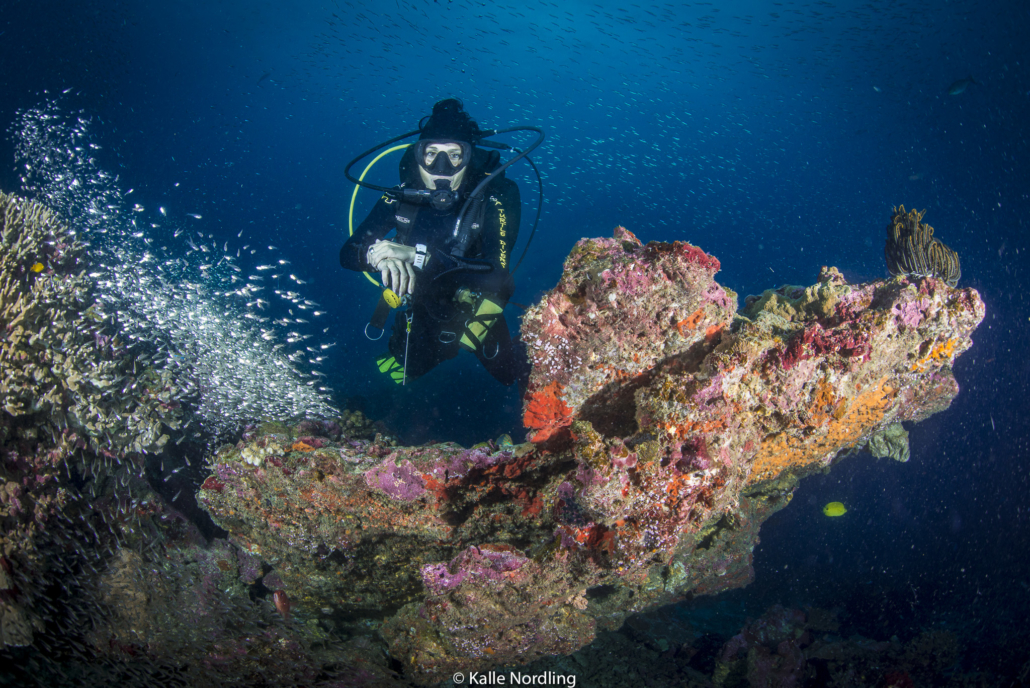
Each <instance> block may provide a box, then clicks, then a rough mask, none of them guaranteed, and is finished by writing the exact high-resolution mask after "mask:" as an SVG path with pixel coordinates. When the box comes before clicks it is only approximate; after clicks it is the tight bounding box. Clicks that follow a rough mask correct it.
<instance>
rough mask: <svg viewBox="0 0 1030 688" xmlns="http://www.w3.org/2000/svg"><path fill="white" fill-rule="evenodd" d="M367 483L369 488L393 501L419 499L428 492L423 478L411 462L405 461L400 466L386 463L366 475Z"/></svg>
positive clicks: (391, 462)
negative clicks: (377, 490) (378, 490)
mask: <svg viewBox="0 0 1030 688" xmlns="http://www.w3.org/2000/svg"><path fill="white" fill-rule="evenodd" d="M365 482H366V483H368V486H369V487H375V488H378V489H380V490H382V491H383V492H385V493H386V494H388V495H390V497H392V498H393V499H398V500H400V501H403V502H410V501H411V500H413V499H418V498H419V497H421V496H422V495H423V494H425V491H426V488H425V485H424V483H423V481H422V476H420V475H419V474H418V472H417V471H416V470H415V467H414V466H412V465H411V462H410V461H403V462H401V464H400V465H397V464H395V463H394V462H393V461H390V460H387V461H384V462H383V463H381V464H379V465H378V466H376V467H375V468H373V469H371V470H370V471H368V472H366V473H365Z"/></svg>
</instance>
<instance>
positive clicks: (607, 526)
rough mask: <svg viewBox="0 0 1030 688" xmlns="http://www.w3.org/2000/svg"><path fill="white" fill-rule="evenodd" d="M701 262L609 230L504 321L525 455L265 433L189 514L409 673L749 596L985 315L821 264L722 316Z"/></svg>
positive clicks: (917, 414)
mask: <svg viewBox="0 0 1030 688" xmlns="http://www.w3.org/2000/svg"><path fill="white" fill-rule="evenodd" d="M718 270H719V262H718V260H716V259H715V258H714V257H712V256H709V255H707V254H706V253H704V252H703V251H702V250H701V249H699V248H697V247H695V246H691V245H690V244H686V243H681V242H674V243H671V244H670V243H660V242H652V243H649V244H647V245H643V244H642V243H641V242H640V241H638V240H637V239H636V237H634V236H633V235H632V234H631V233H630V232H628V231H626V230H624V229H622V228H619V229H618V230H616V234H615V237H614V238H613V239H589V240H588V239H584V240H582V241H580V242H579V243H578V244H577V245H576V247H575V249H574V250H573V251H572V253H571V254H570V256H569V257H568V259H567V260H566V263H565V269H564V274H563V276H562V279H561V281H560V283H559V284H558V286H557V287H556V288H555V289H554V290H552V291H551V292H550V293H548V294H547V295H546V296H545V297H544V298H543V299H542V300H541V301H540V303H538V304H537V305H536V306H534V307H533V308H531V309H530V310H529V311H528V312H527V314H526V315H525V318H524V321H523V334H522V336H523V339H524V341H526V343H527V344H528V346H529V347H530V349H531V351H532V357H533V363H534V370H533V373H532V376H531V379H530V384H529V389H528V392H527V395H526V398H525V424H526V426H527V428H529V430H530V441H529V442H527V443H525V444H522V445H519V446H517V447H513V448H512V447H507V448H505V447H497V446H494V445H493V444H491V443H484V444H483V445H479V446H476V447H473V448H472V449H464V448H462V447H460V446H457V445H454V444H436V445H428V446H422V447H394V446H389V443H387V442H385V441H383V440H382V438H379V437H377V438H376V439H372V440H369V439H360V438H357V437H353V436H348V435H347V433H346V432H343V431H342V430H341V428H340V427H339V426H333V425H331V424H330V425H326V424H322V425H317V424H311V423H308V424H306V425H305V426H304V427H287V426H283V425H275V426H266V427H264V428H262V429H260V430H259V431H258V432H256V433H254V434H253V435H252V436H249V437H248V438H246V439H245V440H244V441H242V442H240V443H239V444H237V445H235V446H226V447H223V448H222V449H221V450H220V451H219V452H218V453H217V456H216V457H215V459H214V472H213V474H212V476H211V477H210V478H208V480H207V482H205V483H204V486H203V489H202V491H201V493H200V501H201V503H202V504H204V505H206V508H207V509H208V510H209V511H210V513H211V514H212V516H213V517H214V519H215V520H216V521H217V522H218V523H219V524H220V525H222V526H223V527H224V528H226V529H227V530H228V531H229V532H230V534H231V538H232V539H233V541H234V542H236V543H238V544H239V545H240V546H241V547H242V548H244V549H245V550H246V551H249V552H251V553H253V554H255V555H259V556H260V557H261V558H263V559H264V560H265V561H266V562H267V563H268V564H270V565H271V566H273V567H274V569H275V571H274V573H272V574H270V576H266V581H265V585H266V586H267V587H272V588H276V589H278V588H280V587H281V589H282V590H283V591H284V592H285V594H286V595H288V596H289V599H291V600H293V614H294V615H295V618H296V619H297V620H299V621H301V622H303V623H314V622H316V621H317V620H319V619H326V618H330V617H332V618H336V619H348V620H349V621H347V622H346V623H352V624H353V623H355V622H356V623H358V624H365V625H366V626H365V627H366V628H367V626H368V624H379V623H381V627H380V632H381V634H382V635H383V636H384V637H385V638H386V640H387V641H388V643H389V645H390V654H391V656H392V657H394V658H396V659H397V660H398V661H400V662H401V663H402V664H403V665H404V669H405V673H406V675H407V676H409V677H411V678H413V679H415V680H417V681H421V682H434V681H438V680H441V679H444V678H446V677H449V676H450V675H451V674H453V673H454V672H457V671H469V670H482V669H485V668H488V667H490V666H493V665H504V664H520V663H524V662H527V661H530V660H532V659H535V658H537V657H539V656H541V655H546V654H559V653H562V654H564V653H570V652H572V651H574V650H575V649H577V648H579V647H581V646H583V645H584V644H586V643H589V642H590V641H591V639H592V638H593V637H594V634H595V633H596V631H597V630H598V629H602V628H607V629H611V628H616V627H618V626H619V625H620V624H621V623H622V622H623V620H624V619H626V617H627V616H628V615H629V614H630V613H632V612H635V611H640V610H644V609H649V608H653V607H656V606H659V605H664V604H668V603H670V602H674V601H677V600H681V599H684V598H685V597H687V596H690V595H702V594H712V593H716V592H720V591H723V590H728V589H731V588H735V587H739V586H742V585H745V584H747V583H748V582H749V581H750V580H751V579H752V576H753V572H752V569H751V549H752V548H753V546H754V544H755V542H756V539H757V534H758V529H759V526H760V524H761V523H762V522H763V521H764V520H765V519H766V518H768V517H769V515H771V514H772V513H773V512H775V511H776V510H778V509H781V508H783V507H784V506H785V505H786V504H787V503H788V502H789V501H790V499H791V495H792V492H793V489H794V488H795V486H796V485H797V482H798V480H799V479H800V478H801V477H803V476H804V475H806V474H809V473H811V472H813V471H818V470H824V469H825V468H827V467H828V466H830V465H831V464H832V463H833V462H834V460H835V458H836V457H838V456H840V455H842V454H843V453H845V452H847V451H850V450H852V449H854V448H857V447H862V446H866V445H867V444H869V443H870V442H871V441H874V440H875V442H876V444H875V447H876V448H877V449H876V451H878V452H879V453H882V454H883V455H892V456H895V457H896V458H899V459H900V458H907V448H903V447H901V443H903V442H905V441H906V438H905V437H904V435H903V434H901V433H898V432H897V431H896V430H890V429H891V428H893V427H896V426H897V424H899V423H901V422H902V421H918V420H921V419H923V418H926V417H927V416H929V415H931V414H933V413H936V412H938V411H940V410H942V409H945V408H946V407H947V406H948V404H949V403H950V401H951V399H952V398H953V397H954V395H955V394H956V393H957V392H958V386H957V384H956V382H955V379H954V376H953V375H952V372H951V366H952V363H953V361H954V359H955V357H956V356H958V355H959V354H960V353H962V352H963V351H965V350H966V349H967V348H968V347H969V346H970V345H971V341H970V334H971V333H972V331H973V330H974V329H975V328H976V326H977V325H978V324H979V322H980V321H981V319H982V318H983V315H984V307H983V303H982V301H981V300H980V298H979V295H978V294H977V293H976V292H975V291H974V290H972V289H962V290H957V289H953V288H949V287H948V286H947V285H946V284H945V283H944V282H943V281H941V280H940V279H938V278H935V277H932V276H929V277H924V278H921V279H913V278H895V279H892V280H890V281H877V282H872V283H868V284H858V285H852V284H848V283H847V282H846V281H845V280H844V279H843V277H842V276H841V275H840V273H839V272H838V271H836V270H835V269H833V268H824V269H823V271H822V273H821V274H820V275H819V280H818V281H817V282H816V283H815V284H813V285H811V286H807V287H806V286H784V287H780V288H778V289H773V290H769V291H767V292H765V293H764V294H762V295H761V296H760V297H749V298H748V299H747V302H746V304H745V307H744V310H743V311H742V312H740V313H737V304H736V295H735V294H733V293H732V292H730V291H729V290H727V289H725V288H723V287H721V286H720V285H719V284H718V283H716V282H715V281H714V275H715V273H716V272H717V271H718ZM877 438H879V439H877ZM884 438H889V439H884ZM881 445H882V446H881ZM269 580H274V583H269ZM341 623H343V622H342V621H341Z"/></svg>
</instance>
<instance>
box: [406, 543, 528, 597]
mask: <svg viewBox="0 0 1030 688" xmlns="http://www.w3.org/2000/svg"><path fill="white" fill-rule="evenodd" d="M527 561H529V560H528V559H527V558H526V557H524V556H522V554H520V553H518V552H516V551H514V550H509V549H487V548H486V547H469V548H468V549H466V550H464V551H463V552H462V553H461V554H459V555H458V556H456V557H455V558H454V559H451V562H450V564H445V563H443V562H440V563H439V564H427V565H426V566H423V567H422V582H423V583H425V585H426V587H427V588H429V590H430V592H432V593H433V594H434V595H442V594H443V593H445V592H447V591H448V590H453V589H454V588H456V587H458V586H459V585H461V584H462V583H464V582H465V581H470V582H472V581H488V582H496V581H499V580H502V579H504V578H505V574H507V573H509V572H512V571H518V570H519V569H521V568H522V567H523V566H524V565H525V564H526V562H527Z"/></svg>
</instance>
